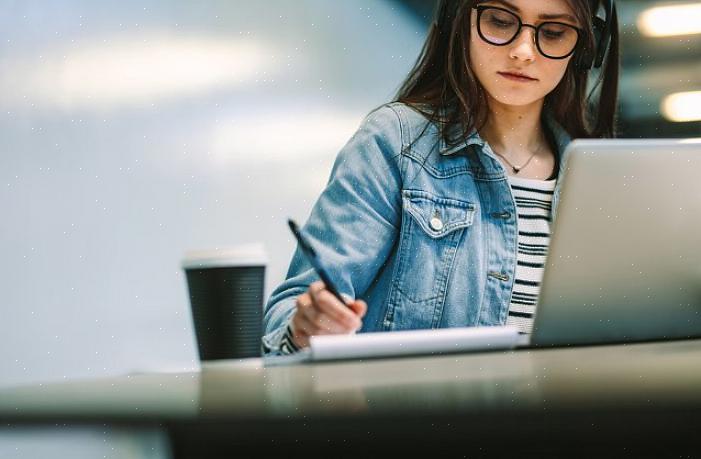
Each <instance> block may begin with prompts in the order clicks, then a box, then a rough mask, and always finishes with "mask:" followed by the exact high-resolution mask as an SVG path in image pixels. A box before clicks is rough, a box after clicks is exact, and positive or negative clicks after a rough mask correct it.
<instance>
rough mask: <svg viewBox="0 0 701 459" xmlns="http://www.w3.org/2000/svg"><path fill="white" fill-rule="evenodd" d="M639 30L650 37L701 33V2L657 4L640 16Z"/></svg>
mask: <svg viewBox="0 0 701 459" xmlns="http://www.w3.org/2000/svg"><path fill="white" fill-rule="evenodd" d="M637 25H638V30H640V32H641V33H642V34H643V35H646V36H648V37H670V36H676V35H692V34H697V33H701V3H698V2H696V3H686V4H678V5H668V6H656V7H653V8H649V9H647V10H645V11H643V12H642V13H641V14H640V16H638V21H637Z"/></svg>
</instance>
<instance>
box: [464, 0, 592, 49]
mask: <svg viewBox="0 0 701 459" xmlns="http://www.w3.org/2000/svg"><path fill="white" fill-rule="evenodd" d="M473 8H474V9H476V10H477V32H478V33H479V36H480V37H481V38H482V40H484V41H486V42H487V43H489V44H490V45H495V46H505V45H508V44H509V43H511V42H512V41H514V40H515V39H516V37H518V35H519V34H520V33H521V29H522V28H523V27H530V28H531V29H533V30H535V44H536V47H537V48H538V51H539V52H540V54H542V55H543V56H545V57H547V58H550V59H565V58H566V57H568V56H570V55H571V54H572V53H573V52H574V51H575V49H577V44H578V43H579V37H580V33H581V32H580V29H579V28H577V27H575V26H573V25H570V24H565V23H564V22H554V21H547V22H541V23H540V24H538V26H534V25H531V24H524V23H523V22H522V21H521V18H520V17H518V16H517V15H516V14H514V13H512V12H511V11H509V10H507V9H504V8H499V7H497V6H484V5H476V6H473Z"/></svg>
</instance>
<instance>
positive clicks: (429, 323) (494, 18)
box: [263, 0, 619, 354]
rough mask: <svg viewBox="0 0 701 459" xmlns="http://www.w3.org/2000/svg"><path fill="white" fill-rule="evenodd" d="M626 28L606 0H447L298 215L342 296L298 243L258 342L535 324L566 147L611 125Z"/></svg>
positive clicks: (270, 349) (277, 347) (273, 349)
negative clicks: (389, 94)
mask: <svg viewBox="0 0 701 459" xmlns="http://www.w3.org/2000/svg"><path fill="white" fill-rule="evenodd" d="M617 29H618V24H617V20H616V14H615V7H613V5H612V1H611V0H609V1H606V0H603V1H602V0H589V1H583V0H508V1H507V0H487V1H475V0H472V1H470V0H444V1H442V2H441V4H440V6H439V8H438V12H437V17H436V20H435V22H434V24H433V25H432V27H431V30H430V32H429V35H428V38H427V41H426V44H425V46H424V49H423V51H422V54H421V56H420V58H419V60H418V62H417V64H416V66H415V67H414V69H413V70H412V71H411V73H410V75H409V77H408V79H407V80H406V82H405V83H404V85H403V86H402V88H401V89H400V91H399V94H398V96H397V99H396V101H395V102H393V103H390V104H387V105H384V106H382V107H380V108H379V109H377V110H375V111H373V112H372V113H371V114H370V115H369V116H368V117H367V118H366V119H365V121H364V122H363V124H362V125H361V127H360V129H359V130H358V131H357V132H356V134H355V135H354V136H353V137H352V138H351V140H350V141H349V142H348V143H347V144H346V146H345V147H344V148H343V149H342V150H341V152H340V153H339V155H338V157H337V159H336V162H335V164H334V166H333V169H332V173H331V177H330V179H329V182H328V185H327V187H326V189H325V190H324V191H323V193H322V194H321V196H320V197H319V199H318V201H317V202H316V204H315V205H314V208H313V210H312V213H311V216H310V217H309V220H308V221H307V222H306V224H305V225H304V227H303V229H302V231H303V232H304V233H305V234H306V235H307V236H308V237H309V239H310V241H311V243H312V244H313V245H314V247H315V248H316V249H317V251H318V252H319V254H320V257H321V258H322V259H323V261H324V262H325V264H326V265H327V267H328V268H330V275H331V277H332V278H333V279H334V280H335V281H336V283H337V287H338V288H339V290H340V291H341V292H342V294H343V295H344V296H345V297H346V300H347V305H343V304H342V303H341V302H340V301H338V300H337V299H336V298H335V297H334V296H333V295H332V294H331V293H330V292H328V291H327V290H325V288H324V284H323V283H322V282H321V281H319V280H317V279H318V277H317V276H316V274H315V272H314V270H313V269H312V267H311V266H310V264H309V263H308V262H307V260H306V259H305V257H304V256H303V254H302V253H301V252H300V250H299V249H297V251H296V252H295V253H294V256H293V258H292V262H291V265H290V268H289V271H288V273H287V279H286V280H285V281H284V282H283V283H282V284H281V285H280V286H278V287H277V288H276V289H275V291H274V292H273V294H272V295H271V297H270V299H269V300H268V303H267V304H266V307H265V319H264V324H265V334H264V336H263V351H264V352H265V353H270V354H281V353H289V352H294V351H296V350H298V349H299V348H302V347H305V346H308V344H309V337H310V336H313V335H322V334H340V333H354V332H358V331H359V332H373V331H390V330H406V329H422V328H438V327H464V326H491V325H503V324H513V325H516V326H518V327H519V329H520V331H521V332H522V333H529V332H530V330H531V326H532V319H533V315H534V312H535V305H536V301H537V297H538V292H539V286H540V280H541V278H542V272H543V267H544V262H545V256H546V252H547V248H548V240H549V232H550V225H551V223H552V221H553V218H554V216H555V214H556V208H557V203H558V199H559V190H560V188H561V185H562V183H561V181H560V180H559V177H560V176H561V171H562V170H564V163H565V161H566V159H567V158H566V157H563V153H564V150H565V147H566V146H567V143H568V142H569V141H570V140H571V139H572V138H576V137H613V136H614V135H615V126H614V125H615V112H616V106H617V91H618V86H617V81H618V66H619V62H618V60H619V56H618V30H617ZM598 67H600V70H599V71H598V72H597V73H598V74H599V78H598V82H597V84H596V85H594V87H595V89H598V95H599V96H598V97H594V99H595V100H591V99H592V98H591V97H588V96H592V95H593V92H592V93H591V94H588V93H587V82H588V79H589V74H590V69H592V68H594V69H596V68H598ZM360 298H362V299H360Z"/></svg>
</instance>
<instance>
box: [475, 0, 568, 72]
mask: <svg viewBox="0 0 701 459" xmlns="http://www.w3.org/2000/svg"><path fill="white" fill-rule="evenodd" d="M472 9H473V10H477V24H476V26H477V33H478V34H479V36H480V38H481V39H482V40H484V41H485V43H489V44H490V45H494V46H506V45H508V44H510V43H513V41H514V40H516V38H518V36H519V35H521V31H522V30H523V28H524V27H530V28H531V29H533V30H535V33H534V34H533V41H534V42H535V46H536V48H537V49H538V52H539V53H540V54H541V55H542V56H544V57H547V58H548V59H556V60H561V59H567V58H568V57H570V56H571V55H572V54H574V52H575V51H577V48H578V47H579V43H580V41H581V39H582V29H581V28H579V27H577V26H573V25H572V24H567V23H565V22H559V21H544V22H541V23H540V24H538V25H537V26H535V25H533V24H526V23H524V22H523V21H522V20H521V17H520V16H519V15H518V14H516V13H514V12H513V11H510V10H507V9H506V8H501V7H499V6H491V5H474V6H473V7H472ZM487 9H494V10H500V11H504V12H506V13H509V14H511V15H512V16H514V17H516V19H517V20H518V29H517V30H516V33H515V34H514V36H513V37H512V38H511V40H509V41H507V42H504V43H492V42H491V41H489V40H487V39H486V38H485V36H484V34H483V33H482V27H481V26H480V20H481V18H482V13H483V12H484V10H487ZM546 24H558V25H563V26H566V27H570V28H572V29H574V30H575V32H577V41H576V42H575V44H574V46H573V47H572V50H571V51H570V52H569V53H567V54H566V55H564V56H562V57H552V56H548V55H547V54H545V53H544V52H543V50H542V49H541V48H540V40H539V39H538V36H539V35H540V28H541V27H543V26H544V25H546Z"/></svg>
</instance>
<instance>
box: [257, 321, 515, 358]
mask: <svg viewBox="0 0 701 459" xmlns="http://www.w3.org/2000/svg"><path fill="white" fill-rule="evenodd" d="M527 338H528V336H527V335H519V332H518V329H517V328H516V327H515V326H495V327H460V328H442V329H433V330H407V331H393V332H376V333H361V334H356V335H327V336H313V337H312V338H311V339H310V346H309V347H308V348H306V349H302V350H301V351H299V352H297V353H296V354H292V355H286V356H270V357H265V359H264V364H265V365H266V366H270V365H285V364H290V363H297V362H319V361H327V360H350V359H370V358H382V357H396V356H407V355H433V354H448V353H455V352H470V351H488V350H503V349H513V348H515V347H516V346H517V345H521V344H524V343H525V340H527Z"/></svg>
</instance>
